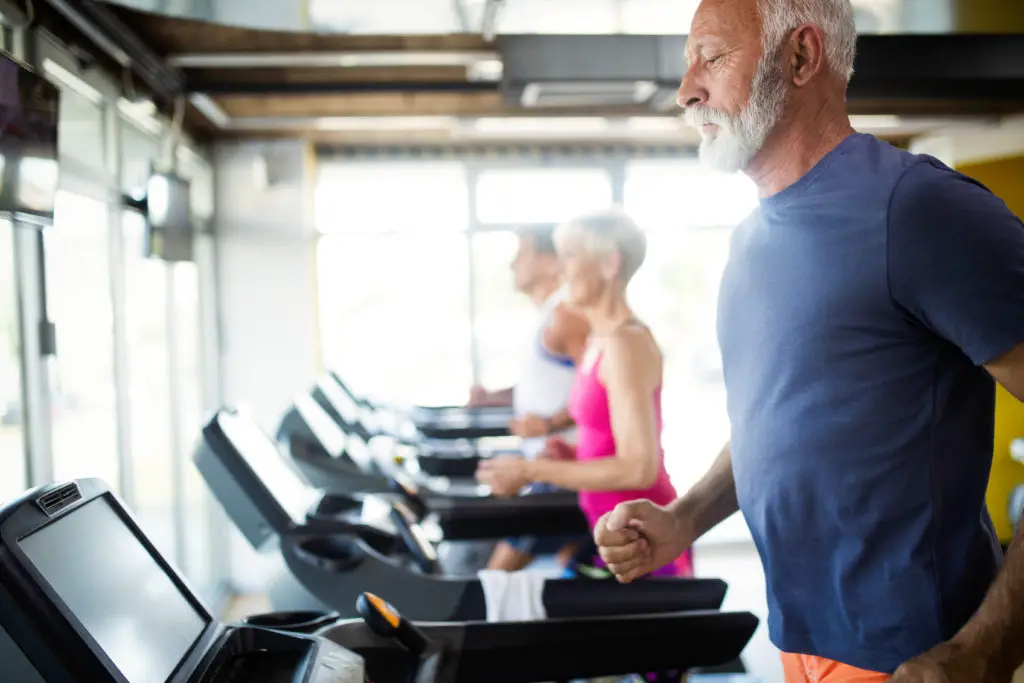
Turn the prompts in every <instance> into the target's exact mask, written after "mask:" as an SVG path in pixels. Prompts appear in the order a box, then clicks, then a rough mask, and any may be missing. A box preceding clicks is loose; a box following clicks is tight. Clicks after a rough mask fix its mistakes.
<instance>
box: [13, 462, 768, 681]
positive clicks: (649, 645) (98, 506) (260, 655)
mask: <svg viewBox="0 0 1024 683" xmlns="http://www.w3.org/2000/svg"><path fill="white" fill-rule="evenodd" d="M69 558H73V560H74V561H69ZM383 597H385V598H386V597H387V596H386V595H385V596H383ZM357 601H358V605H357V610H356V611H357V612H358V613H359V615H360V618H358V619H353V620H338V619H337V615H334V614H331V613H305V614H301V613H291V614H288V613H270V614H263V615H255V616H253V617H250V618H248V619H245V620H243V622H241V623H238V624H224V623H222V622H221V621H219V620H218V619H217V618H216V617H215V616H214V615H213V613H212V612H211V611H210V609H209V608H208V607H207V606H206V605H205V604H204V603H203V601H202V600H201V599H200V598H199V596H197V595H196V594H195V593H194V592H193V591H192V590H191V589H190V588H189V587H188V584H187V583H186V582H185V581H184V580H183V579H182V577H181V576H180V574H179V573H178V572H177V571H176V570H175V569H174V568H173V567H172V566H171V565H170V563H169V562H168V561H167V560H166V559H165V558H164V557H163V556H162V555H161V554H160V553H159V552H158V551H157V549H156V548H155V547H154V545H153V544H152V542H151V541H150V540H149V539H148V538H147V537H146V535H145V534H144V533H143V532H142V530H141V529H140V528H139V527H138V525H137V524H136V522H135V520H134V519H133V518H132V516H131V514H130V513H129V512H128V511H127V510H126V509H125V508H124V506H123V504H122V503H121V501H120V500H119V499H118V498H117V497H116V496H115V495H113V494H112V493H111V492H110V491H109V489H108V488H107V486H106V485H105V484H104V483H103V482H101V481H99V480H97V479H81V480H77V481H73V482H68V483H63V484H55V485H51V486H46V487H41V488H38V489H34V490H32V491H29V492H28V493H26V494H24V495H23V496H21V497H19V498H17V499H15V500H14V501H12V502H10V503H9V504H7V505H5V506H3V507H0V662H3V677H4V680H5V681H10V682H11V683H153V682H154V681H165V682H166V683H299V682H301V683H365V682H366V681H370V680H372V681H376V683H412V682H413V681H415V682H416V683H479V681H492V682H495V683H531V682H536V681H546V680H547V681H551V680H568V679H574V678H582V677H595V676H616V675H628V674H630V673H632V672H635V671H650V670H658V671H662V670H669V669H676V670H688V669H693V668H696V667H702V666H715V665H718V664H720V663H723V662H728V661H730V660H732V659H735V658H736V657H737V656H738V655H739V653H740V652H741V651H742V650H743V648H744V647H745V645H746V643H747V642H748V641H749V640H750V637H751V635H752V634H753V632H754V630H755V629H756V627H757V624H758V620H757V618H756V617H754V616H753V615H751V614H748V613H734V614H723V613H713V612H698V613H685V614H661V615H655V616H635V617H617V618H590V619H572V620H559V621H547V622H529V623H495V624H488V623H463V624H457V623H448V624H416V623H414V622H411V621H409V620H408V619H406V618H405V617H404V616H403V615H402V614H401V613H399V612H398V611H397V610H395V609H394V607H392V606H391V605H389V604H388V603H387V602H385V601H384V600H383V599H381V598H379V597H377V596H375V595H372V594H362V595H360V596H359V598H358V599H357Z"/></svg>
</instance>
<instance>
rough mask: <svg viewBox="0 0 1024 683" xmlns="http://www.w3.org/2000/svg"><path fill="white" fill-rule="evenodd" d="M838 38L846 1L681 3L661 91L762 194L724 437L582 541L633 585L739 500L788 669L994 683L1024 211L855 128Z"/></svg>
mask: <svg viewBox="0 0 1024 683" xmlns="http://www.w3.org/2000/svg"><path fill="white" fill-rule="evenodd" d="M855 45H856V29H855V26H854V21H853V11H852V8H851V6H850V2H849V0H703V2H702V3H701V5H700V7H699V8H698V10H697V13H696V15H695V16H694V19H693V25H692V27H691V31H690V35H689V39H688V41H687V48H686V53H687V54H686V57H687V61H688V62H689V69H688V71H687V73H686V76H685V78H684V79H683V82H682V84H681V86H680V88H679V104H680V106H682V107H683V108H684V109H685V116H686V119H687V121H688V122H689V123H690V124H691V125H694V126H696V127H698V128H699V130H700V132H701V135H702V138H703V141H702V144H701V149H700V156H701V159H702V160H703V161H704V162H705V163H706V164H708V165H709V166H711V167H714V168H716V169H720V170H724V171H737V170H741V171H743V172H744V173H746V174H747V175H748V176H749V177H751V178H752V179H753V180H754V181H755V182H756V183H757V185H758V188H759V190H760V197H761V201H760V206H759V208H758V209H757V210H756V211H755V212H754V213H753V214H752V215H751V216H750V217H749V218H748V219H747V220H745V221H744V222H743V223H742V224H741V225H740V226H739V227H738V228H737V229H736V231H735V234H734V236H733V240H732V247H731V252H730V257H729V263H728V265H727V266H726V269H725V273H724V276H723V280H722V285H721V292H720V300H719V315H718V337H719V344H720V346H721V351H722V361H723V368H724V373H725V384H726V390H727V405H728V411H729V418H730V423H731V426H732V427H731V431H732V433H731V435H730V442H729V443H728V444H727V445H726V446H725V448H724V449H723V450H722V452H721V454H720V455H719V457H718V459H717V460H716V461H715V463H714V464H713V466H712V467H711V469H710V471H709V472H708V473H707V475H706V476H705V477H704V478H703V479H702V480H701V481H700V482H699V483H698V484H697V485H696V486H694V487H693V488H692V489H691V490H690V491H689V492H687V493H686V494H685V495H683V496H682V497H680V498H679V499H677V500H676V501H675V502H674V503H672V504H670V505H668V506H666V507H660V506H656V505H654V504H653V503H650V502H648V501H635V502H630V503H624V504H622V505H620V506H618V507H617V508H616V509H615V510H613V511H612V512H610V513H608V514H607V515H605V516H604V517H603V518H602V519H601V520H600V522H599V523H598V524H597V526H596V528H595V539H596V541H597V543H598V545H599V547H600V551H601V555H602V557H603V558H604V560H605V562H606V563H607V564H608V566H609V567H610V568H611V569H612V571H614V572H615V574H616V575H617V576H618V578H619V580H621V581H631V580H633V579H635V578H637V577H640V576H642V575H644V574H646V573H647V572H649V571H650V570H651V569H653V568H655V567H660V566H661V565H663V564H665V563H666V562H668V561H670V560H671V558H674V557H676V556H678V555H679V554H680V553H681V552H682V551H683V549H684V548H686V547H688V546H689V545H690V544H692V543H693V542H694V540H696V539H697V538H699V537H700V536H701V535H702V534H704V533H706V532H707V531H708V530H709V529H710V528H711V527H713V526H714V525H716V524H718V523H719V522H721V521H722V520H723V519H725V518H726V517H728V516H729V515H731V514H733V513H734V512H736V511H737V509H738V510H741V511H742V512H743V515H744V517H745V518H746V521H747V523H748V525H749V526H750V530H751V533H752V535H753V537H754V540H755V543H756V545H757V549H758V552H759V554H760V557H761V561H762V563H763V565H764V569H765V576H766V579H767V589H768V605H769V615H768V626H769V632H770V635H771V638H772V640H773V642H774V643H775V644H776V645H777V646H778V647H779V649H780V650H782V652H783V665H784V670H785V672H786V680H787V683H797V682H801V683H802V682H805V681H806V682H810V681H815V682H817V683H841V682H842V683H847V682H853V681H857V682H869V681H885V680H890V676H891V675H893V674H894V672H895V675H894V677H893V678H892V679H891V680H892V681H894V682H896V681H899V682H901V683H910V682H911V681H918V682H925V681H935V682H946V683H967V682H968V681H970V682H971V683H986V682H987V681H993V682H1000V683H1001V682H1002V681H1009V680H1010V675H1011V672H1012V670H1013V669H1014V668H1015V667H1016V666H1017V665H1019V664H1020V663H1021V660H1022V658H1024V655H1022V653H1024V608H1022V605H1024V552H1022V551H1024V548H1022V547H1021V543H1022V542H1021V540H1020V538H1019V537H1018V538H1017V539H1016V540H1015V542H1014V544H1013V546H1012V547H1011V549H1010V551H1009V554H1008V555H1007V558H1006V560H1005V567H1004V568H1003V569H1002V571H1000V570H999V567H1000V562H1001V560H1002V558H1001V554H1000V549H999V545H998V543H997V541H996V538H995V534H994V533H993V529H992V524H991V521H990V519H989V516H988V513H987V511H986V508H985V489H986V485H987V481H988V475H989V470H990V467H991V461H992V442H993V411H994V402H995V382H999V383H1001V384H1002V385H1003V386H1004V387H1006V389H1008V390H1009V391H1010V393H1012V394H1013V395H1015V396H1016V397H1017V398H1019V399H1024V226H1022V224H1021V222H1020V221H1019V220H1018V219H1017V218H1016V217H1015V216H1013V214H1012V213H1010V211H1009V210H1008V209H1007V207H1006V205H1005V204H1004V203H1003V202H1002V201H1000V200H999V199H998V198H996V197H995V196H993V195H992V194H991V193H990V192H989V191H988V190H986V189H985V188H984V187H982V186H981V185H979V184H978V183H976V182H974V181H972V180H970V179H969V178H966V177H964V176H962V175H960V174H958V173H956V172H955V171H952V170H951V169H949V168H947V167H946V166H944V165H943V164H941V163H940V162H938V161H937V160H935V159H932V158H930V157H925V156H918V155H913V154H909V153H907V152H905V151H901V150H899V149H895V148H894V147H891V146H890V145H888V144H886V143H884V142H881V141H879V140H877V139H875V138H873V137H871V136H868V135H862V134H858V133H856V132H855V131H854V130H853V128H852V127H851V125H850V119H849V116H848V114H847V111H846V88H847V83H848V82H849V79H850V76H851V74H852V72H853V62H854V52H855ZM997 574H998V578H997ZM993 581H994V583H993ZM986 592H987V593H988V595H987V597H986ZM972 615H974V616H973V618H972ZM947 641H948V642H947ZM908 660H910V661H909V662H908Z"/></svg>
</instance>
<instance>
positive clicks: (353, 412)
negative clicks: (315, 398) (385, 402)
mask: <svg viewBox="0 0 1024 683" xmlns="http://www.w3.org/2000/svg"><path fill="white" fill-rule="evenodd" d="M317 386H318V387H320V390H321V391H322V392H324V396H326V397H327V400H328V401H330V402H331V405H332V406H334V409H335V410H337V411H338V414H339V415H340V416H341V419H342V420H343V421H344V422H345V423H346V424H348V425H356V424H359V422H360V418H361V417H362V411H361V410H360V407H359V404H358V403H356V401H355V399H354V398H352V396H351V395H350V394H349V393H348V392H347V391H345V390H344V389H342V388H341V386H340V385H339V384H338V383H337V382H336V381H334V380H333V379H328V378H324V379H321V380H320V382H318V383H317Z"/></svg>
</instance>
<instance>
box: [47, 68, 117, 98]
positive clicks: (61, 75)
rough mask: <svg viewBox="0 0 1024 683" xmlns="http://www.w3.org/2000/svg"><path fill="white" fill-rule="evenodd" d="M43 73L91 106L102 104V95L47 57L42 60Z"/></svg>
mask: <svg viewBox="0 0 1024 683" xmlns="http://www.w3.org/2000/svg"><path fill="white" fill-rule="evenodd" d="M43 71H45V72H46V73H47V74H49V75H50V76H52V77H53V78H54V79H55V80H56V81H57V82H58V83H60V85H63V86H64V87H66V88H68V89H69V90H74V91H75V92H76V93H78V94H79V95H81V96H82V97H84V98H85V99H87V100H89V101H90V102H92V103H93V104H96V105H99V104H103V95H102V93H100V91H99V90H97V89H96V88H94V87H92V86H91V85H89V84H88V83H86V82H85V81H83V80H82V79H81V78H79V77H78V76H77V75H75V74H73V73H71V72H70V71H68V70H67V69H65V68H64V67H62V66H61V65H60V64H58V63H57V62H55V61H53V60H52V59H50V58H49V57H47V58H46V59H44V60H43Z"/></svg>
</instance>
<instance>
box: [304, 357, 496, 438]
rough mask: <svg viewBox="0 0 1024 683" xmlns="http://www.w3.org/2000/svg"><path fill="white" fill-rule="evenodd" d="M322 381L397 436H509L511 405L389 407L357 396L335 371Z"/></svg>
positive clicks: (374, 422) (382, 428)
mask: <svg viewBox="0 0 1024 683" xmlns="http://www.w3.org/2000/svg"><path fill="white" fill-rule="evenodd" d="M321 381H322V383H324V384H327V383H333V384H334V385H335V386H337V388H338V390H340V391H341V392H343V393H344V394H345V395H346V396H347V397H348V398H349V399H350V400H351V401H353V402H355V403H356V404H357V405H358V406H359V408H360V410H361V411H363V413H364V415H366V416H372V417H373V420H372V422H373V424H374V425H376V426H377V427H378V428H379V429H381V430H383V431H387V432H390V433H391V434H393V435H394V436H402V437H407V438H415V437H416V436H419V437H424V438H427V439H439V440H450V439H482V438H488V437H499V436H508V422H509V420H510V419H512V409H511V408H507V407H481V408H467V407H464V406H446V407H436V408H431V407H425V406H411V407H387V406H380V405H377V404H375V403H373V402H372V401H370V400H368V399H366V398H365V397H360V396H358V395H357V394H356V393H355V392H354V391H352V389H351V388H350V387H349V386H348V385H347V384H345V382H344V380H342V379H341V377H340V376H339V375H338V373H336V372H328V373H326V375H324V377H323V378H322V380H321Z"/></svg>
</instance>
